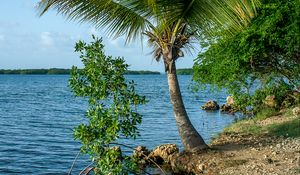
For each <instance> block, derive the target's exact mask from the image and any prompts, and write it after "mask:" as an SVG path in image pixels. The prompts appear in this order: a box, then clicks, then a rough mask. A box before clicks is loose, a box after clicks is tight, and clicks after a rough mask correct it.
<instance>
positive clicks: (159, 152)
mask: <svg viewBox="0 0 300 175" xmlns="http://www.w3.org/2000/svg"><path fill="white" fill-rule="evenodd" d="M177 153H179V149H178V147H177V145H176V144H164V145H160V146H158V147H156V148H155V149H154V150H153V151H152V152H150V154H149V155H148V159H152V160H153V161H155V162H156V163H158V164H162V163H164V162H165V163H169V162H170V161H171V160H170V159H171V158H172V155H173V154H177Z"/></svg>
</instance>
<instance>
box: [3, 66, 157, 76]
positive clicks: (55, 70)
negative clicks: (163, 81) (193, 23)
mask: <svg viewBox="0 0 300 175" xmlns="http://www.w3.org/2000/svg"><path fill="white" fill-rule="evenodd" d="M70 72H71V69H58V68H51V69H0V74H49V75H53V74H56V75H59V74H61V75H63V74H64V75H65V74H70ZM125 74H130V75H145V74H147V75H149V74H160V72H156V71H145V70H141V71H133V70H128V71H126V72H125Z"/></svg>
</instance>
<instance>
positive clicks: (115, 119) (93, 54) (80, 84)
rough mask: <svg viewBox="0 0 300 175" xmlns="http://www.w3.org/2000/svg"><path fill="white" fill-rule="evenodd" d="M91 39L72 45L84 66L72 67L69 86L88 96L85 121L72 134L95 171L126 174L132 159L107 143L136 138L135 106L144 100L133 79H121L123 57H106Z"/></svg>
mask: <svg viewBox="0 0 300 175" xmlns="http://www.w3.org/2000/svg"><path fill="white" fill-rule="evenodd" d="M93 39H94V41H93V42H91V43H90V44H86V43H85V42H83V41H79V42H78V43H77V44H76V46H75V51H76V52H79V53H80V54H81V55H80V58H81V59H82V62H83V64H84V68H83V69H82V70H78V68H77V67H73V68H72V71H71V78H70V80H69V85H70V87H71V88H72V91H73V92H74V93H75V95H76V96H78V97H84V98H87V99H88V103H89V107H88V110H87V112H86V114H85V116H86V117H87V118H88V121H87V122H86V123H84V124H80V125H79V126H77V127H76V128H75V132H74V136H75V138H76V139H79V140H80V141H81V143H82V144H83V146H82V147H81V150H82V152H84V153H88V154H89V155H90V156H91V157H92V158H93V159H94V161H95V169H94V171H95V173H96V174H127V172H128V171H129V170H130V169H132V168H133V165H134V164H132V160H131V159H129V158H126V157H125V158H124V159H123V158H122V156H121V155H120V154H121V152H120V151H118V150H116V149H114V148H113V147H111V145H112V142H116V141H117V140H118V139H119V138H120V137H125V138H136V136H137V135H138V131H137V125H138V124H140V123H141V121H142V116H141V115H140V114H139V113H138V112H137V109H136V107H137V106H138V105H140V104H144V103H145V102H146V101H145V97H144V96H140V95H138V94H137V93H136V92H135V86H134V82H133V81H130V82H127V81H126V80H125V77H124V73H125V71H126V70H127V68H128V65H127V64H125V62H124V59H123V58H121V57H117V58H112V57H111V56H106V55H105V54H104V51H103V48H104V46H103V44H102V40H101V39H98V38H96V37H94V36H93Z"/></svg>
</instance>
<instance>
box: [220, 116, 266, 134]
mask: <svg viewBox="0 0 300 175" xmlns="http://www.w3.org/2000/svg"><path fill="white" fill-rule="evenodd" d="M224 132H226V133H237V132H238V133H241V134H255V135H256V134H260V133H262V132H265V131H264V128H263V127H262V126H260V125H258V124H256V122H255V121H254V120H253V119H244V120H241V121H239V122H237V123H234V124H232V125H231V126H229V127H227V128H225V130H224Z"/></svg>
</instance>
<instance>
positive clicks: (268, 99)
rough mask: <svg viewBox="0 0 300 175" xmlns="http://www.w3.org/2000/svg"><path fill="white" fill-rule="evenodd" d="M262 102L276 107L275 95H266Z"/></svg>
mask: <svg viewBox="0 0 300 175" xmlns="http://www.w3.org/2000/svg"><path fill="white" fill-rule="evenodd" d="M263 103H264V104H265V105H267V106H268V107H276V106H277V102H276V98H275V95H268V96H267V97H266V98H265V100H263Z"/></svg>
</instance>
